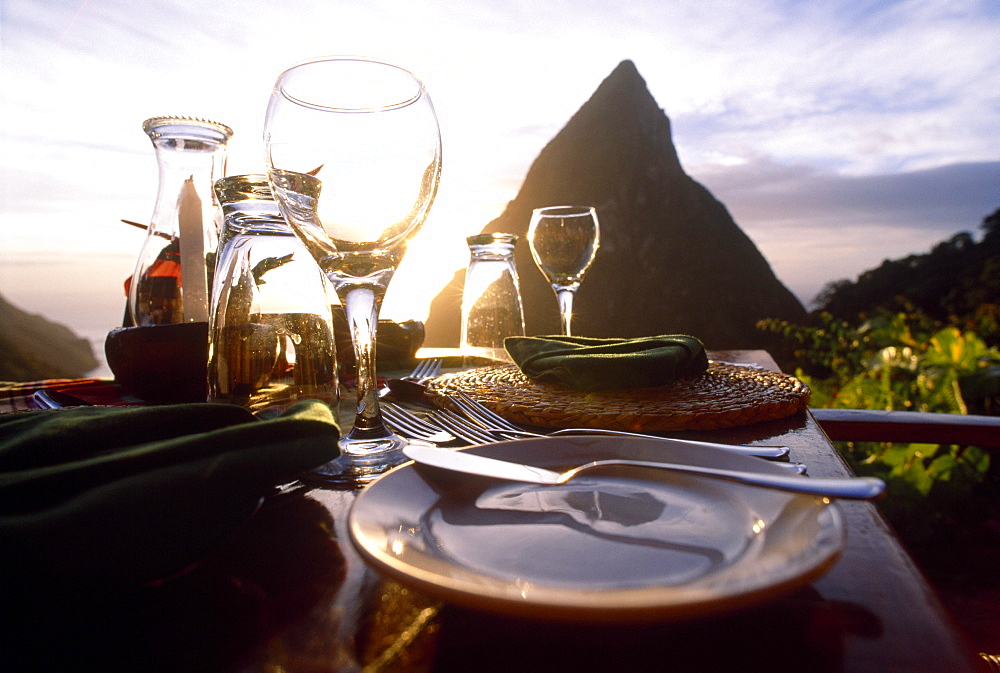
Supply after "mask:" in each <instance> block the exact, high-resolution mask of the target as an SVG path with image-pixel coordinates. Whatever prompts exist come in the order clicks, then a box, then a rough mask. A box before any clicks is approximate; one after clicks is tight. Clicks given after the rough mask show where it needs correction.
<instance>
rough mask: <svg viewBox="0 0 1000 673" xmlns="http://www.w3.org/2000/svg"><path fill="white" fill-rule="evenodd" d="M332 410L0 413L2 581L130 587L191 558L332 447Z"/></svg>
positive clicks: (332, 453)
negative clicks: (270, 414) (267, 415)
mask: <svg viewBox="0 0 1000 673" xmlns="http://www.w3.org/2000/svg"><path fill="white" fill-rule="evenodd" d="M339 436H340V430H339V428H338V426H337V423H336V420H335V419H334V417H333V414H332V413H331V412H330V409H329V408H328V407H327V406H326V405H324V404H322V403H320V402H316V401H312V400H308V401H304V402H299V403H298V404H296V405H294V406H292V407H290V408H289V409H288V410H287V411H286V412H285V413H284V414H282V415H280V416H278V417H276V418H273V419H270V420H266V421H260V420H257V419H256V418H255V417H254V416H253V415H252V414H251V413H250V412H249V411H247V410H245V409H243V408H241V407H237V406H233V405H224V404H201V403H198V404H177V405H165V406H153V407H137V408H129V409H121V408H117V409H116V408H112V407H79V408H73V409H60V410H54V411H35V412H24V413H18V414H6V415H3V416H0V568H3V573H2V577H0V587H2V586H3V585H4V584H5V583H9V582H17V581H21V580H24V579H34V580H41V581H48V580H49V579H51V578H55V579H56V580H58V581H67V580H68V581H75V582H84V583H88V584H92V583H98V584H123V585H136V584H142V583H146V582H150V581H152V580H156V579H160V578H164V577H167V576H169V575H171V574H174V573H177V572H179V571H181V570H183V569H184V568H185V567H187V566H189V565H190V564H192V563H194V562H196V561H197V560H198V559H200V558H201V557H202V556H203V555H204V554H205V553H206V552H207V551H209V550H210V549H211V548H212V546H213V545H215V544H216V543H218V542H219V541H220V540H221V539H222V538H223V537H224V536H225V535H226V534H227V533H229V532H231V531H232V530H233V529H234V527H236V526H237V525H239V524H240V523H241V522H243V521H244V520H246V518H247V517H248V516H249V515H250V514H252V513H253V512H254V510H255V509H256V508H257V506H258V505H259V503H260V499H261V497H262V496H263V495H265V494H267V493H268V492H270V491H271V490H272V489H273V487H275V486H278V485H282V484H287V483H289V482H292V481H294V480H295V479H296V478H297V476H298V475H299V474H301V473H302V472H303V471H305V470H308V469H311V468H313V467H317V466H319V465H322V464H323V463H326V462H328V461H330V460H332V459H334V458H336V457H337V455H338V454H339V449H338V447H337V439H338V438H339Z"/></svg>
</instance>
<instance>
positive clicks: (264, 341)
mask: <svg viewBox="0 0 1000 673" xmlns="http://www.w3.org/2000/svg"><path fill="white" fill-rule="evenodd" d="M215 191H216V194H217V195H218V197H219V202H220V203H221V204H222V210H223V213H224V216H225V226H224V228H223V233H222V238H221V243H220V245H219V251H220V252H219V263H218V266H217V267H216V274H215V284H214V287H213V291H212V303H211V307H212V309H211V320H210V330H209V365H208V382H209V396H208V399H209V401H212V402H227V403H231V404H239V405H241V406H244V407H247V408H250V409H253V410H254V411H260V410H264V409H267V410H281V409H284V408H286V407H287V406H288V405H290V404H292V403H293V402H296V401H298V400H302V399H318V400H322V401H323V402H326V403H327V404H329V405H331V406H332V407H333V408H334V409H335V410H336V405H337V403H338V401H339V390H338V379H337V359H336V344H335V341H334V332H333V322H332V316H331V313H330V298H329V295H328V293H327V284H326V278H325V276H324V275H323V273H322V272H321V271H320V268H319V266H318V265H317V264H316V262H315V261H313V258H312V256H311V255H310V254H309V252H308V251H307V250H306V249H305V246H303V245H302V243H301V242H300V241H299V239H298V238H297V237H296V236H295V234H294V233H293V232H292V230H291V228H290V227H289V226H288V223H287V222H286V221H285V220H284V218H283V217H282V216H281V213H280V212H279V210H278V206H277V204H276V203H275V202H274V200H273V199H272V197H271V189H270V187H269V185H268V182H267V177H266V176H264V175H237V176H232V177H228V178H224V179H222V180H219V181H218V182H216V185H215Z"/></svg>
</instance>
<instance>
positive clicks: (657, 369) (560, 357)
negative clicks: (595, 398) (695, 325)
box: [504, 335, 708, 392]
mask: <svg viewBox="0 0 1000 673" xmlns="http://www.w3.org/2000/svg"><path fill="white" fill-rule="evenodd" d="M504 346H505V347H506V349H507V352H508V353H509V354H510V356H511V357H512V358H513V359H514V362H516V363H517V365H518V366H519V367H520V368H521V371H522V372H524V374H525V376H527V377H528V378H530V379H534V380H536V381H545V382H548V383H561V384H563V385H565V386H567V387H569V388H573V389H575V390H583V391H588V392H590V391H597V390H607V389H613V388H644V387H648V386H662V385H663V384H665V383H669V382H671V381H674V380H676V379H679V378H685V377H689V376H697V375H699V374H701V373H702V372H704V371H705V370H706V369H708V356H707V355H706V354H705V347H704V346H703V345H702V343H701V342H700V341H699V340H698V339H696V338H694V337H692V336H684V335H663V336H652V337H640V338H636V339H592V338H589V337H570V336H534V337H507V339H505V340H504Z"/></svg>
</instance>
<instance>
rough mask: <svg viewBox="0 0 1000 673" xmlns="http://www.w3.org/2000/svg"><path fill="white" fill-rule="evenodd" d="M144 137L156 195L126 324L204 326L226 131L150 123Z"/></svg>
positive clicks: (197, 122) (169, 120)
mask: <svg viewBox="0 0 1000 673" xmlns="http://www.w3.org/2000/svg"><path fill="white" fill-rule="evenodd" d="M142 129H143V131H145V132H146V135H148V136H149V139H150V140H151V141H152V143H153V148H154V149H155V151H156V162H157V166H158V168H159V187H158V190H157V196H156V205H155V207H154V209H153V216H152V219H151V221H150V224H149V228H148V229H147V232H146V240H145V242H144V243H143V246H142V250H141V252H140V254H139V259H138V261H137V262H136V266H135V272H134V273H133V274H132V278H131V280H130V281H129V299H128V311H127V315H126V321H125V322H126V324H128V323H131V324H134V325H164V324H169V323H181V322H208V303H209V292H210V288H211V284H212V273H213V271H214V268H215V254H216V248H217V246H218V241H219V231H220V229H221V226H222V214H221V212H220V210H219V207H218V202H217V201H216V199H215V194H214V192H213V185H214V184H215V180H216V179H218V178H221V177H222V176H223V175H225V162H226V143H227V142H228V141H229V139H230V138H231V137H232V135H233V132H232V129H230V128H229V127H228V126H226V125H224V124H219V123H218V122H212V121H207V120H203V119H193V118H190V117H153V118H151V119H147V120H146V121H144V122H143V124H142Z"/></svg>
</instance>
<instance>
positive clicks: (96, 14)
mask: <svg viewBox="0 0 1000 673" xmlns="http://www.w3.org/2000/svg"><path fill="white" fill-rule="evenodd" d="M2 12H3V17H2V18H3V20H2V21H0V29H2V31H3V33H2V39H0V49H2V53H0V75H2V77H3V82H2V83H3V86H0V113H2V116H3V119H4V124H3V125H2V126H0V143H2V145H3V148H4V151H3V152H2V153H0V168H2V169H4V170H5V173H3V174H2V176H0V179H4V181H5V183H6V184H5V188H4V192H3V199H2V203H0V254H4V255H8V254H12V253H10V252H8V251H13V250H15V248H16V247H17V246H28V249H32V250H37V249H43V248H44V249H47V250H51V249H54V248H57V247H58V246H59V245H60V244H62V242H66V244H67V245H68V244H69V242H72V245H73V246H77V247H78V246H80V245H90V246H92V247H93V248H94V249H100V250H108V249H124V248H128V247H129V246H134V245H135V243H134V241H133V239H131V238H126V237H125V236H123V234H122V233H121V230H120V229H119V228H118V227H119V226H120V225H117V224H115V223H117V219H118V218H120V217H127V218H132V219H142V218H144V217H147V216H148V214H149V210H150V209H151V206H152V199H153V196H154V194H153V192H154V191H155V177H154V176H155V164H154V159H153V155H152V149H151V147H150V145H149V142H148V140H147V139H146V138H145V136H144V135H143V134H142V132H141V130H140V129H139V124H140V123H141V122H142V120H143V119H145V118H146V117H150V116H154V115H160V114H187V115H194V116H204V117H209V118H215V119H218V120H220V121H222V122H225V123H227V124H229V125H230V126H232V127H233V128H234V130H235V131H236V135H235V136H234V138H233V140H232V141H231V143H230V162H229V172H230V173H240V172H257V171H259V170H261V167H262V166H261V164H262V148H261V146H260V143H261V140H260V134H261V128H262V124H263V109H264V106H265V104H266V99H267V95H268V93H269V91H270V87H271V85H272V84H273V81H274V78H275V77H276V75H277V74H278V72H279V71H280V70H281V69H282V68H284V67H286V66H287V65H289V64H291V63H293V62H295V61H298V60H300V59H302V58H306V57H310V56H315V55H320V54H330V53H367V54H375V55H380V56H383V57H385V58H388V59H390V60H394V61H397V62H399V63H401V64H404V65H406V66H408V67H411V68H413V69H414V71H415V72H417V73H418V74H419V75H421V76H422V77H423V78H424V79H425V80H426V81H427V83H428V86H429V88H430V90H431V92H432V95H433V97H434V99H435V103H436V105H437V108H438V112H439V115H440V118H441V124H442V129H443V133H444V136H445V168H444V182H443V184H442V189H441V192H440V197H439V200H438V203H437V204H436V205H435V208H434V211H433V212H432V215H431V220H430V221H429V222H428V227H427V231H426V235H427V236H428V238H429V240H434V241H435V242H436V243H437V242H440V241H446V240H448V241H457V243H456V244H455V245H454V247H453V250H455V251H457V252H455V253H454V256H453V257H450V258H448V259H449V260H451V263H453V264H454V266H455V267H458V266H461V265H463V264H464V263H465V261H466V260H465V259H464V250H462V248H463V247H464V246H463V245H462V241H463V238H464V235H466V234H467V233H471V232H472V231H475V230H478V229H479V228H480V227H481V226H482V225H483V224H485V223H486V222H487V221H489V220H490V219H492V218H493V217H495V216H496V215H497V214H499V211H500V210H501V209H502V208H503V206H504V204H505V203H506V201H507V200H509V199H510V198H513V196H514V195H515V193H516V191H517V188H518V186H519V182H520V180H521V179H522V178H523V176H524V174H525V172H526V170H527V168H528V166H529V165H530V163H531V161H532V160H533V159H534V158H535V156H537V153H538V151H539V150H540V149H541V148H542V147H543V146H544V144H545V143H546V142H547V141H548V140H549V139H550V138H551V137H552V136H553V135H555V133H556V132H557V131H558V130H559V129H560V128H561V127H562V126H563V125H564V124H565V123H566V121H567V120H568V119H569V118H570V117H571V116H572V114H573V113H574V112H575V111H576V110H577V109H578V108H579V106H580V105H582V104H583V103H584V102H585V101H586V100H587V98H588V97H589V96H590V94H591V93H592V92H593V90H594V88H596V87H597V86H598V84H599V83H600V81H601V80H602V79H603V78H604V77H605V76H607V74H608V73H610V72H611V70H612V69H613V68H614V67H615V66H616V65H617V63H618V62H619V61H621V60H623V59H626V58H628V59H632V60H633V61H634V62H635V63H636V65H637V67H638V69H639V71H640V73H641V74H642V75H643V77H644V78H645V79H646V81H647V84H648V86H649V89H650V92H651V93H652V94H653V96H654V98H655V99H656V100H657V102H658V104H659V105H660V106H661V107H662V108H663V109H664V111H665V113H666V114H667V115H668V116H669V117H670V118H671V120H672V122H673V130H674V141H675V143H676V145H677V147H678V151H679V154H680V157H681V160H682V162H683V163H684V165H685V167H686V168H687V169H688V171H689V172H690V173H692V174H693V175H694V176H695V177H696V178H698V179H700V180H702V181H703V182H705V184H706V185H707V186H709V188H711V189H712V190H713V191H714V192H715V193H716V195H717V196H719V197H720V198H721V199H722V200H723V201H724V202H725V203H726V204H727V205H728V206H729V208H730V210H731V211H733V213H734V215H736V219H737V221H738V222H739V223H740V224H741V225H743V226H744V227H745V228H746V229H747V230H748V232H749V233H750V234H751V235H752V237H753V238H754V240H755V241H757V242H758V245H760V247H761V248H762V249H763V250H764V252H765V255H766V256H767V257H768V258H769V259H770V260H771V262H772V265H773V266H774V267H775V269H776V270H777V271H778V273H779V276H780V277H781V278H782V279H783V280H785V281H786V283H788V284H789V285H792V286H793V289H794V290H795V291H796V292H797V293H798V294H799V295H800V297H801V296H804V295H807V294H809V292H810V289H809V288H811V287H813V286H818V285H820V284H822V282H825V281H826V280H831V279H834V278H842V277H848V276H851V275H852V274H855V273H857V272H860V271H862V270H864V268H867V266H866V265H869V264H871V263H873V258H874V262H875V263H877V262H878V261H880V259H881V257H879V256H880V255H882V256H899V255H901V254H906V253H908V252H912V251H915V250H918V249H920V246H924V245H926V244H927V243H929V242H931V237H932V236H934V235H935V234H936V233H937V232H940V231H944V230H945V229H948V228H947V226H946V224H945V223H946V222H948V221H950V220H954V223H955V228H954V230H956V231H957V230H959V229H968V228H974V227H975V226H976V225H977V224H978V222H979V220H980V219H981V218H982V216H983V215H985V214H986V213H988V212H990V210H991V208H992V207H993V206H992V205H988V206H987V207H986V208H983V206H984V205H986V204H985V203H984V201H983V199H984V197H983V195H982V192H986V193H988V194H990V195H995V194H996V191H997V190H996V181H995V170H996V169H995V162H996V161H997V159H998V158H1000V157H998V151H997V147H996V138H998V137H1000V51H998V50H997V49H996V47H995V41H996V35H997V34H1000V3H998V2H996V0H964V1H963V2H950V1H948V0H887V1H883V2H877V3H859V2H856V0H826V1H824V2H804V1H801V0H756V1H755V2H745V0H711V1H705V0H678V1H671V2H662V1H661V0H634V1H630V2H627V3H623V2H614V1H612V0H547V1H546V2H528V1H511V2H495V0H468V1H467V2H463V3H461V5H457V4H456V3H453V2H445V1H444V0H384V1H383V2H379V3H363V2H357V1H356V0H284V1H283V2H280V3H273V2H268V1H267V0H215V1H214V2H211V3H192V2H189V1H188V0H145V1H144V2H143V3H141V6H140V5H132V4H129V3H126V2H124V0H3V4H2ZM949 167H951V168H949ZM932 169H934V170H932ZM991 171H993V172H991ZM52 172H58V182H54V181H53V182H48V183H46V182H43V181H42V180H41V179H35V178H34V176H36V175H44V174H45V173H50V174H51V173H52ZM12 175H13V176H14V177H11V176H12ZM991 176H993V177H992V178H991ZM991 179H993V180H994V182H993V183H992V184H990V183H989V180H991ZM984 181H985V182H984ZM42 185H46V186H47V187H49V188H48V189H42ZM980 190H982V192H981V191H980ZM85 195H90V198H87V197H86V196H85ZM43 199H44V201H45V202H44V204H42V203H41V202H40V200H43ZM987 200H988V199H987ZM143 204H146V205H145V206H144V205H143ZM46 213H48V214H47V215H45V214H46ZM25 217H28V218H30V226H31V228H32V229H31V231H27V230H25V229H24V227H23V226H22V224H23V223H24V219H23V218H25ZM44 217H48V219H47V220H46V219H44ZM105 222H111V223H113V224H111V225H104V224H102V223H105ZM15 223H16V224H15ZM81 223H85V226H86V227H89V231H88V233H89V236H81V235H80V231H81V226H80V225H81ZM835 226H840V227H844V226H852V227H863V228H866V229H864V231H872V230H876V229H877V230H880V231H882V232H883V234H885V232H892V233H891V235H883V236H881V238H880V240H878V241H877V244H878V245H877V246H874V247H873V244H872V243H871V241H868V245H867V246H865V245H861V244H859V245H854V246H851V248H850V249H849V250H848V249H846V248H842V249H838V250H837V251H836V256H835V257H834V256H831V252H830V251H832V250H833V249H834V247H835V246H839V245H841V243H843V241H842V239H841V237H837V236H834V238H827V239H823V238H822V237H823V236H824V235H826V234H822V233H821V232H825V231H836V229H830V228H829V227H835ZM26 231H27V233H26ZM36 231H37V232H45V233H44V235H45V236H46V237H48V238H47V239H46V240H43V239H42V238H41V236H42V234H35V233H33V232H36ZM949 231H951V229H949ZM421 235H422V236H424V234H423V233H422V234H421ZM863 238H864V237H858V240H859V241H860V240H861V239H863ZM890 240H891V241H892V242H893V246H894V247H892V248H891V249H890V248H889V247H887V241H890ZM15 244H16V245H15ZM12 246H13V247H12ZM912 246H917V247H916V248H914V247H912ZM417 247H419V246H417ZM876 248H877V249H876ZM21 249H24V248H21ZM438 249H441V248H440V246H439V248H438ZM803 260H807V261H803ZM808 260H811V263H810V262H809V261H808ZM438 265H439V266H442V265H441V264H440V263H439V264H438Z"/></svg>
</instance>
